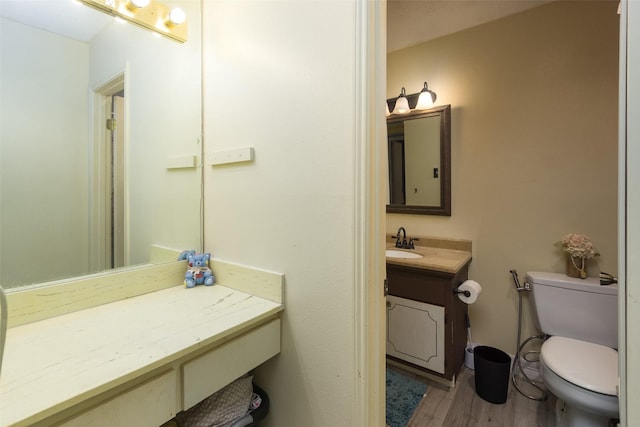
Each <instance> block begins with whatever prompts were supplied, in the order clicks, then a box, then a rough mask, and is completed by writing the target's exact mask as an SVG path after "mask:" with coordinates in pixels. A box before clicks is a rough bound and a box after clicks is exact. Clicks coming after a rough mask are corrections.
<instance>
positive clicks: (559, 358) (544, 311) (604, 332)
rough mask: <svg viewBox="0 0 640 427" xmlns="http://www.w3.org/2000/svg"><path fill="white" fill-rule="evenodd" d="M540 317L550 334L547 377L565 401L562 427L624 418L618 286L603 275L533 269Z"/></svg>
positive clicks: (544, 358) (543, 361)
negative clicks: (601, 278)
mask: <svg viewBox="0 0 640 427" xmlns="http://www.w3.org/2000/svg"><path fill="white" fill-rule="evenodd" d="M526 280H527V283H528V284H529V285H530V287H531V291H532V292H531V294H532V297H533V298H532V299H531V300H532V304H533V313H534V321H535V322H536V324H537V326H538V328H539V329H540V331H542V332H543V333H544V334H545V335H549V338H548V339H547V340H546V341H545V342H544V343H543V344H542V348H541V349H540V372H541V376H542V380H543V381H544V383H545V385H546V386H547V388H548V389H549V391H550V392H551V393H553V394H554V395H555V396H556V397H557V398H558V399H559V405H558V410H559V412H558V413H557V416H558V419H557V421H558V425H559V426H561V425H566V426H569V427H592V426H593V427H596V426H603V427H606V426H608V425H609V420H610V419H616V418H619V406H618V396H617V385H618V352H617V351H616V349H617V348H618V288H617V286H616V285H608V286H601V285H600V281H599V280H598V279H597V278H587V279H574V278H572V277H568V276H566V275H564V274H558V273H545V272H529V273H527V279H526Z"/></svg>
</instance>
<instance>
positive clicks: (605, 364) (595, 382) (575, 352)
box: [540, 336, 618, 396]
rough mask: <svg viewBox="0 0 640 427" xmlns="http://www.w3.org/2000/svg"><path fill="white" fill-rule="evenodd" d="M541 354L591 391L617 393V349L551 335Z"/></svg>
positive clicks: (548, 363) (558, 371)
mask: <svg viewBox="0 0 640 427" xmlns="http://www.w3.org/2000/svg"><path fill="white" fill-rule="evenodd" d="M540 357H541V360H542V362H543V363H544V364H545V365H546V367H547V368H549V369H550V370H551V371H553V372H554V373H555V374H556V375H558V376H559V377H561V378H563V379H564V380H566V381H568V382H570V383H572V384H574V385H576V386H578V387H581V388H584V389H586V390H589V391H593V392H596V393H600V394H606V395H610V396H617V385H618V352H617V351H615V350H614V349H612V348H609V347H605V346H603V345H599V344H593V343H590V342H586V341H579V340H575V339H572V338H565V337H558V336H552V337H550V338H549V339H548V340H547V341H545V342H544V344H543V345H542V348H541V350H540Z"/></svg>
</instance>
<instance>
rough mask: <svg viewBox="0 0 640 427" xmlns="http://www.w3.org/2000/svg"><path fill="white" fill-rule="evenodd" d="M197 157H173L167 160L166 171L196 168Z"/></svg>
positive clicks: (191, 155) (190, 155)
mask: <svg viewBox="0 0 640 427" xmlns="http://www.w3.org/2000/svg"><path fill="white" fill-rule="evenodd" d="M196 158H197V156H195V155H193V154H189V155H185V156H173V157H169V158H168V159H167V169H181V168H194V167H196Z"/></svg>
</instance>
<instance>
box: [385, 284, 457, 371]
mask: <svg viewBox="0 0 640 427" xmlns="http://www.w3.org/2000/svg"><path fill="white" fill-rule="evenodd" d="M387 354H389V355H391V356H395V357H397V358H398V359H402V360H405V361H407V362H411V363H413V364H414V365H418V366H422V367H423V368H427V369H429V370H432V371H435V372H438V373H441V374H444V359H445V357H444V356H445V353H444V307H441V306H437V305H433V304H427V303H424V302H420V301H414V300H410V299H406V298H400V297H395V296H393V295H387Z"/></svg>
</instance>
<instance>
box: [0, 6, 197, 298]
mask: <svg viewBox="0 0 640 427" xmlns="http://www.w3.org/2000/svg"><path fill="white" fill-rule="evenodd" d="M166 3H167V4H171V5H172V6H177V7H180V8H182V9H183V10H184V11H185V12H186V14H187V16H188V19H189V37H188V42H186V43H184V44H181V43H178V42H175V41H173V40H169V39H167V38H164V37H154V36H153V34H152V33H151V32H149V31H146V30H143V29H141V28H139V27H137V26H134V25H131V24H123V23H121V22H116V21H115V20H114V18H112V17H109V16H108V15H106V14H104V13H101V12H99V11H97V10H94V9H92V8H89V7H87V6H85V5H81V4H74V3H72V2H71V1H67V0H47V1H23V0H2V5H1V13H2V17H1V19H2V20H1V22H0V30H1V35H0V40H1V43H2V44H1V46H0V53H1V55H2V57H1V62H0V64H1V67H2V69H1V70H0V75H1V79H2V81H1V87H2V99H1V104H2V105H1V109H2V116H1V118H0V120H1V123H0V130H1V134H0V144H1V145H0V149H1V151H0V162H1V164H0V174H1V176H0V204H1V208H0V209H1V212H0V235H1V237H2V238H1V239H0V240H1V250H0V283H2V285H3V287H5V288H11V287H17V286H20V285H25V284H33V283H42V282H48V281H53V280H59V279H63V278H69V277H74V276H79V275H85V274H90V273H95V272H99V271H103V270H108V269H111V268H117V267H126V266H132V265H138V264H146V263H149V262H163V261H174V260H175V257H174V254H173V252H171V251H167V250H166V249H167V248H168V249H172V250H176V251H180V250H182V249H197V250H201V249H202V243H201V235H202V233H201V218H202V215H201V209H202V203H201V201H202V197H201V193H202V184H201V172H202V170H201V169H202V168H201V166H200V159H201V158H202V155H201V154H202V145H201V133H202V131H201V86H200V82H201V78H200V71H201V66H200V61H201V58H200V44H201V29H200V3H199V1H194V0H175V1H174V0H171V1H169V0H167V1H166Z"/></svg>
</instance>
